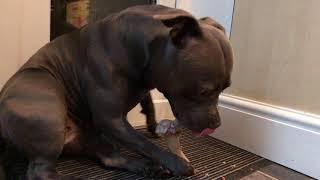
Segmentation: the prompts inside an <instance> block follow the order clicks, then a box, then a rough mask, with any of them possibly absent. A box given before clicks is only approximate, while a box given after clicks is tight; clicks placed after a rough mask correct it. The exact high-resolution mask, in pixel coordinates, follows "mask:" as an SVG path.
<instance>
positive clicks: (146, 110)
mask: <svg viewBox="0 0 320 180" xmlns="http://www.w3.org/2000/svg"><path fill="white" fill-rule="evenodd" d="M140 105H141V108H142V110H141V113H143V114H145V116H146V120H147V129H148V131H149V132H150V133H151V134H152V135H153V136H154V137H158V135H157V134H156V133H155V130H156V127H157V121H156V118H155V110H154V104H153V102H152V97H151V94H150V92H149V93H147V94H146V95H145V97H144V98H143V99H142V100H141V101H140Z"/></svg>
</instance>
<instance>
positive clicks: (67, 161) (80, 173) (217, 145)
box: [9, 128, 312, 180]
mask: <svg viewBox="0 0 320 180" xmlns="http://www.w3.org/2000/svg"><path fill="white" fill-rule="evenodd" d="M138 131H140V133H142V134H144V135H148V133H147V131H146V129H144V128H139V129H138ZM150 140H151V141H153V142H154V143H156V144H158V145H160V146H161V147H162V148H166V143H165V142H164V141H163V140H162V139H152V138H150ZM181 145H182V147H183V151H184V153H185V154H186V156H187V157H188V158H189V159H190V161H191V163H192V165H193V166H194V168H195V171H196V174H195V175H194V176H191V177H185V178H170V179H192V180H193V179H194V180H198V179H203V180H212V179H219V180H277V179H279V180H308V179H312V178H310V177H308V176H305V175H303V174H300V173H297V172H295V171H293V170H290V169H288V168H285V167H283V166H280V165H278V164H276V163H273V162H271V161H268V160H266V159H264V158H262V157H259V156H257V155H255V154H252V153H250V152H248V151H245V150H243V149H240V148H238V147H235V146H233V145H230V144H227V143H225V142H223V141H220V140H218V139H215V138H212V137H206V138H199V137H194V136H193V135H192V133H191V132H189V131H188V130H184V131H183V133H182V138H181ZM122 153H124V154H125V155H127V156H129V157H131V158H139V155H137V154H136V153H133V152H129V151H123V152H122ZM57 170H58V171H59V172H60V173H61V174H64V175H69V176H75V177H80V178H85V179H90V180H91V179H92V180H103V179H108V180H109V179H114V180H126V179H128V180H142V179H149V180H151V179H152V178H147V177H144V176H141V175H136V174H133V173H130V172H127V171H122V170H118V169H110V168H106V167H103V166H102V165H101V164H100V163H98V162H96V161H93V160H90V159H85V158H83V157H82V158H74V157H73V158H61V159H60V160H59V162H58V166H57ZM25 172H26V162H25V161H20V162H18V163H15V165H14V168H12V171H11V173H10V174H11V175H10V178H9V179H10V180H17V179H18V180H24V179H25V177H24V174H25Z"/></svg>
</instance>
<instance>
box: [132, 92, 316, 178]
mask: <svg viewBox="0 0 320 180" xmlns="http://www.w3.org/2000/svg"><path fill="white" fill-rule="evenodd" d="M219 102H220V103H219V111H220V115H221V119H222V125H221V127H220V128H218V129H217V131H216V132H215V133H214V134H213V135H212V136H213V137H215V138H217V139H220V140H222V141H225V142H227V143H230V144H232V145H235V146H237V147H240V148H242V149H245V150H247V151H250V152H252V153H255V154H257V155H260V156H262V157H264V158H266V159H269V160H271V161H274V162H276V163H279V164H281V165H284V166H286V167H289V168H291V169H294V170H296V171H298V172H301V173H303V174H306V175H309V176H311V177H314V178H316V179H320V116H317V115H312V114H307V113H303V112H299V111H294V110H291V109H286V108H281V107H275V106H270V105H267V104H262V103H259V102H255V101H251V100H248V99H242V98H239V97H234V96H229V95H222V96H220V101H219ZM154 103H155V106H156V114H157V119H158V120H161V119H164V118H169V119H172V118H173V115H172V113H171V109H170V105H169V103H168V101H167V100H155V101H154ZM139 112H140V107H136V108H135V109H134V110H133V111H131V112H130V114H129V120H130V122H131V123H132V124H133V125H134V126H136V125H137V126H139V125H144V124H145V121H144V120H143V119H144V117H143V116H142V115H141V114H140V113H139Z"/></svg>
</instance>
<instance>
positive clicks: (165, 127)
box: [156, 119, 189, 162]
mask: <svg viewBox="0 0 320 180" xmlns="http://www.w3.org/2000/svg"><path fill="white" fill-rule="evenodd" d="M178 124H179V123H178V121H177V120H168V119H164V120H162V121H160V122H159V123H158V126H157V128H156V133H157V134H158V135H159V136H163V137H164V138H165V139H166V142H167V146H168V149H169V150H170V151H171V152H172V153H174V154H176V155H177V156H179V157H181V158H183V159H185V160H186V161H187V162H189V159H188V158H187V157H186V155H185V154H184V153H183V151H182V149H181V144H180V134H181V129H180V128H179V127H178Z"/></svg>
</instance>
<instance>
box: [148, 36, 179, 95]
mask: <svg viewBox="0 0 320 180" xmlns="http://www.w3.org/2000/svg"><path fill="white" fill-rule="evenodd" d="M149 50H150V54H151V55H150V59H149V63H148V67H147V70H146V73H145V76H144V77H145V78H146V82H148V84H150V85H151V86H152V88H156V89H158V90H159V91H162V90H163V89H168V88H170V87H168V86H169V84H170V81H171V80H172V78H171V77H172V76H173V75H174V67H175V63H176V61H175V59H176V55H177V51H178V50H177V48H176V47H175V46H174V45H173V43H172V42H171V39H170V38H169V37H168V35H164V36H160V37H159V38H158V39H155V40H154V41H153V42H152V43H151V45H150V46H149Z"/></svg>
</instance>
